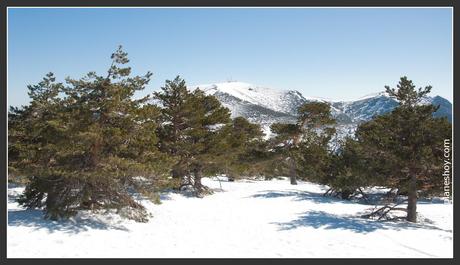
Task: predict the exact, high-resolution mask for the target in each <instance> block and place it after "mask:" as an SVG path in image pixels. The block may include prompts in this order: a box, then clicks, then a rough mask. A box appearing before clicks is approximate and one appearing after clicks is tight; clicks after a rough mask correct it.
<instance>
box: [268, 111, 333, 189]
mask: <svg viewBox="0 0 460 265" xmlns="http://www.w3.org/2000/svg"><path fill="white" fill-rule="evenodd" d="M297 113H298V118H297V123H295V124H281V123H274V124H272V126H271V127H270V129H271V130H272V131H273V132H274V133H275V134H276V137H274V139H272V144H273V150H274V154H273V160H274V161H277V163H276V165H278V168H276V169H275V171H277V173H283V174H287V175H289V176H290V179H291V184H294V185H295V184H297V178H298V177H301V178H303V179H310V180H315V179H316V180H318V179H321V178H323V177H324V176H323V175H324V174H325V169H326V168H327V167H328V166H327V164H328V159H329V158H328V156H329V151H328V143H329V141H330V139H331V137H332V135H333V134H334V133H335V129H334V128H332V127H329V125H333V124H334V123H335V120H334V119H333V118H332V114H331V110H330V105H329V104H328V103H324V102H309V103H305V104H304V105H302V106H300V107H299V109H298V111H297Z"/></svg>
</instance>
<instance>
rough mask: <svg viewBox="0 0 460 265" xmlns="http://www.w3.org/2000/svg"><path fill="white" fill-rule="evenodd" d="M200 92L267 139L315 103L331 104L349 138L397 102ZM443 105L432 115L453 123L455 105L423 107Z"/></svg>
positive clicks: (236, 85) (227, 85) (380, 95)
mask: <svg viewBox="0 0 460 265" xmlns="http://www.w3.org/2000/svg"><path fill="white" fill-rule="evenodd" d="M197 88H198V89H200V90H203V91H204V92H205V94H207V95H214V96H216V97H217V99H219V101H220V102H221V103H222V105H223V106H225V107H227V108H229V109H230V111H231V113H232V117H237V116H242V117H245V118H247V119H248V120H249V121H251V122H254V123H258V124H260V125H261V126H262V128H263V130H264V132H265V133H266V135H267V137H270V135H271V132H270V130H269V126H270V125H271V124H272V123H275V122H284V123H289V122H295V120H296V112H297V108H298V107H299V106H300V105H302V104H303V103H307V102H312V101H321V102H328V103H330V104H331V111H332V115H333V116H334V117H335V118H336V120H337V129H338V131H339V133H340V134H343V135H349V134H352V133H353V132H354V130H355V129H356V127H357V126H358V124H360V123H361V122H365V121H368V120H370V119H372V117H374V116H375V115H382V114H384V113H387V112H389V111H391V110H393V109H394V108H395V107H396V106H397V105H398V102H397V101H396V100H395V99H393V98H391V97H389V96H388V95H387V94H386V92H377V93H373V94H368V95H365V96H363V97H360V98H358V99H356V100H347V101H345V100H344V101H340V100H329V99H325V98H317V97H305V96H303V95H302V93H300V92H299V91H297V90H285V89H273V88H269V87H262V86H257V85H253V84H250V83H245V82H235V81H233V82H222V83H210V84H202V85H194V86H190V89H191V90H194V89H197ZM429 103H431V104H435V105H438V104H439V105H440V108H439V109H438V111H437V112H436V113H434V115H433V116H436V117H444V116H445V117H447V118H448V120H449V121H450V122H452V103H450V102H449V101H448V100H447V99H445V98H443V97H441V96H434V97H426V99H425V100H424V102H423V104H429Z"/></svg>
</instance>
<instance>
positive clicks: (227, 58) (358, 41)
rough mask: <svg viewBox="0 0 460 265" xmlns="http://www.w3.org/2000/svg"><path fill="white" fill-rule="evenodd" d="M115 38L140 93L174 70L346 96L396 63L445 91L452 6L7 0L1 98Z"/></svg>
mask: <svg viewBox="0 0 460 265" xmlns="http://www.w3.org/2000/svg"><path fill="white" fill-rule="evenodd" d="M119 44H121V45H123V47H124V49H125V50H126V51H127V52H128V54H129V58H130V60H131V62H130V65H131V66H132V68H133V73H134V74H144V73H146V72H147V71H151V72H153V79H152V81H151V82H150V84H149V85H148V87H147V89H146V90H145V91H144V93H150V92H152V91H155V90H157V89H159V88H160V87H161V86H162V85H163V84H164V81H165V80H166V79H173V78H174V77H175V76H176V75H181V76H182V77H184V78H185V79H186V81H187V83H188V84H191V85H195V84H203V83H211V82H225V81H227V80H229V79H232V80H237V81H243V82H248V83H253V84H256V85H261V86H268V87H273V88H279V89H296V90H299V91H300V92H301V93H302V94H303V95H304V96H309V97H310V96H311V97H324V98H331V99H343V100H352V99H356V98H359V97H361V96H364V95H366V94H370V93H375V92H380V91H382V90H383V89H384V86H385V85H390V86H392V87H394V86H395V85H396V83H397V82H398V80H399V77H401V76H403V75H407V76H408V77H409V78H410V79H412V80H413V81H414V83H415V84H416V85H417V86H425V85H428V84H430V85H432V86H433V89H432V95H441V96H443V97H445V98H447V99H448V100H450V101H452V89H453V82H452V11H451V9H440V8H397V9H395V8H374V9H372V8H296V9H291V8H283V9H279V8H270V9H266V8H265V9H263V8H244V9H242V8H222V9H221V8H219V9H216V8H212V9H204V8H180V9H177V8H168V9H165V8H144V9H137V8H136V9H132V8H130V9H114V8H112V9H106V8H104V9H101V8H91V9H87V8H85V9H81V8H78V9H75V8H74V9H63V8H52V9H51V8H47V9H43V8H40V9H33V8H30V9H24V8H21V9H15V8H10V9H9V10H8V101H9V105H14V106H18V105H22V104H27V103H28V102H29V98H28V95H27V85H28V84H35V83H37V82H39V81H40V80H41V78H42V77H43V76H44V75H45V74H46V73H47V72H50V71H51V72H54V73H55V74H56V75H57V77H58V79H59V80H62V81H63V80H64V78H65V77H67V76H70V77H74V78H78V77H81V76H82V75H84V74H85V73H87V72H89V71H96V72H98V73H100V74H103V73H105V71H106V69H107V68H108V66H109V65H110V54H111V53H112V52H113V51H114V50H115V49H116V47H117V46H118V45H119Z"/></svg>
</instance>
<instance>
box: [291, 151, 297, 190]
mask: <svg viewBox="0 0 460 265" xmlns="http://www.w3.org/2000/svg"><path fill="white" fill-rule="evenodd" d="M289 160H290V161H289V174H290V175H291V176H290V179H291V184H292V185H297V170H296V165H295V161H294V159H293V158H292V157H290V158H289Z"/></svg>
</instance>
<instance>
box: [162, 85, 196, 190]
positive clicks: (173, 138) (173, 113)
mask: <svg viewBox="0 0 460 265" xmlns="http://www.w3.org/2000/svg"><path fill="white" fill-rule="evenodd" d="M154 98H155V99H156V100H157V101H158V102H159V103H160V105H161V126H159V127H158V129H157V134H158V136H159V146H160V150H162V151H163V152H166V153H168V154H170V155H171V156H173V157H175V158H176V160H177V162H176V163H175V165H174V166H173V167H172V170H171V175H172V177H173V178H174V179H175V180H178V181H181V180H183V178H184V177H186V176H189V175H190V172H189V171H188V166H187V153H186V152H184V151H185V149H184V145H185V144H187V143H186V141H184V137H185V134H184V133H185V130H186V129H187V128H189V124H187V123H186V117H187V115H188V114H187V112H188V111H189V109H188V107H187V106H186V102H188V99H189V98H190V93H189V91H188V90H187V86H186V84H185V80H183V79H182V78H180V76H177V77H176V78H175V79H174V80H166V84H165V86H163V87H161V91H158V92H155V93H154ZM179 183H180V182H179ZM181 184H182V183H181ZM179 185H180V184H179Z"/></svg>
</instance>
